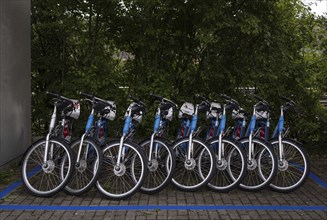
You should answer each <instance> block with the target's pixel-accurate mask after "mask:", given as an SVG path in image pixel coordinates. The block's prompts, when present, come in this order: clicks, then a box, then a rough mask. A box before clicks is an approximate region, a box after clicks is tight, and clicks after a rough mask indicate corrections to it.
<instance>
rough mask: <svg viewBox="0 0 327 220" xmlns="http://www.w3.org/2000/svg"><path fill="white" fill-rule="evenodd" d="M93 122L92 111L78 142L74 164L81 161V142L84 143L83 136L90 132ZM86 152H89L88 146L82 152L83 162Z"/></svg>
mask: <svg viewBox="0 0 327 220" xmlns="http://www.w3.org/2000/svg"><path fill="white" fill-rule="evenodd" d="M93 121H94V109H92V111H91V114H90V115H89V117H88V120H87V123H86V127H85V133H84V134H83V135H82V137H81V141H80V144H79V148H78V153H77V158H76V164H78V163H79V162H80V160H81V153H82V146H83V142H84V139H85V136H86V135H87V134H88V133H89V132H90V130H91V128H92V125H93ZM88 150H89V145H88V144H87V145H86V149H85V152H84V157H85V160H86V159H87V153H88Z"/></svg>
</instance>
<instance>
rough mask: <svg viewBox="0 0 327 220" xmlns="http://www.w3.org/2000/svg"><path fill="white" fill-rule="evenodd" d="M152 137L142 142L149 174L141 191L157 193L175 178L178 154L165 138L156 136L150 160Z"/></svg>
mask: <svg viewBox="0 0 327 220" xmlns="http://www.w3.org/2000/svg"><path fill="white" fill-rule="evenodd" d="M150 143H151V138H148V139H145V140H143V141H142V142H141V143H140V147H141V148H142V149H143V150H144V153H145V157H146V159H147V167H148V171H149V172H148V175H147V177H146V178H145V180H144V183H143V185H142V187H141V188H140V192H141V193H145V194H149V195H151V194H155V193H158V192H160V191H162V190H163V189H164V188H165V187H166V186H167V185H168V184H169V183H170V182H171V179H172V178H173V174H174V170H175V167H176V156H175V153H174V151H173V150H172V148H171V146H170V145H169V144H168V143H167V142H166V140H165V139H164V138H160V137H156V138H154V140H153V148H156V149H158V150H157V153H155V149H154V150H153V152H152V161H148V158H149V148H150Z"/></svg>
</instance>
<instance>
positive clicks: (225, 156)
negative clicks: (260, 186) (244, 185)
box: [207, 137, 247, 192]
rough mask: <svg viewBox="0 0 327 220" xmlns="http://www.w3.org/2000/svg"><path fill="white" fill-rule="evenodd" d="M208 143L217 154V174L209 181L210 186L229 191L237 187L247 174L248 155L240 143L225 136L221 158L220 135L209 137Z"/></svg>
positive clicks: (213, 188)
mask: <svg viewBox="0 0 327 220" xmlns="http://www.w3.org/2000/svg"><path fill="white" fill-rule="evenodd" d="M207 143H208V144H209V145H210V146H211V147H212V148H213V150H214V152H215V154H216V160H217V164H216V174H215V175H214V177H213V178H212V180H211V181H210V182H209V183H208V187H209V188H210V189H212V190H214V191H216V192H229V191H231V190H233V189H235V188H237V187H238V186H239V185H240V183H241V182H242V181H243V179H244V178H245V176H246V174H247V167H246V165H247V163H246V161H247V160H246V155H245V152H244V150H243V148H242V147H241V146H240V143H238V142H237V141H235V140H233V139H231V138H228V137H224V138H222V144H223V150H222V152H223V153H222V156H221V160H220V161H219V159H218V150H219V147H218V144H219V137H215V138H212V139H209V140H208V141H207Z"/></svg>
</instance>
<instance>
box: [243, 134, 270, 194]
mask: <svg viewBox="0 0 327 220" xmlns="http://www.w3.org/2000/svg"><path fill="white" fill-rule="evenodd" d="M242 144H243V147H244V150H245V152H246V155H248V151H249V146H248V142H243V143H242ZM253 144H254V152H253V155H252V160H251V161H248V168H250V169H248V172H247V175H246V177H245V178H244V180H243V181H242V184H241V186H244V187H246V188H249V189H260V188H261V187H264V186H266V185H267V184H269V183H270V181H271V180H272V178H273V177H274V174H275V172H274V171H275V162H274V156H273V155H272V152H271V151H270V150H268V148H267V147H266V146H265V145H263V144H262V143H260V142H257V141H255V140H253Z"/></svg>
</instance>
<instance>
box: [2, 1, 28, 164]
mask: <svg viewBox="0 0 327 220" xmlns="http://www.w3.org/2000/svg"><path fill="white" fill-rule="evenodd" d="M30 7H31V2H30V0H0V166H1V165H3V164H5V163H7V162H9V161H10V160H12V159H14V158H16V157H18V156H20V155H21V154H22V153H23V152H24V151H25V149H26V148H27V147H28V145H30V144H31V33H30V32H31V25H30Z"/></svg>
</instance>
